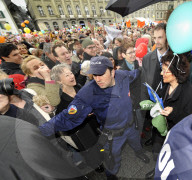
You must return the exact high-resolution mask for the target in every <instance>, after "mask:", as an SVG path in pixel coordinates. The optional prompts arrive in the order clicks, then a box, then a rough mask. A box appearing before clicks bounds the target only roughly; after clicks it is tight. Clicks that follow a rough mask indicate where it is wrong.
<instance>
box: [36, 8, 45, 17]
mask: <svg viewBox="0 0 192 180" xmlns="http://www.w3.org/2000/svg"><path fill="white" fill-rule="evenodd" d="M37 9H38V11H39V14H40V16H45V13H44V11H43V8H42V6H37Z"/></svg>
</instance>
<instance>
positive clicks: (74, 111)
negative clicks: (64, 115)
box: [68, 105, 77, 114]
mask: <svg viewBox="0 0 192 180" xmlns="http://www.w3.org/2000/svg"><path fill="white" fill-rule="evenodd" d="M75 113H77V107H76V106H75V105H71V106H69V108H68V114H75Z"/></svg>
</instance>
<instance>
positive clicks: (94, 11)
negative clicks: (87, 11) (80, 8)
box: [92, 5, 96, 15]
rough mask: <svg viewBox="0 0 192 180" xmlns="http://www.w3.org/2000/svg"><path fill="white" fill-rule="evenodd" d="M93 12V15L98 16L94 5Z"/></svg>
mask: <svg viewBox="0 0 192 180" xmlns="http://www.w3.org/2000/svg"><path fill="white" fill-rule="evenodd" d="M92 12H93V15H96V9H95V6H94V5H93V6H92Z"/></svg>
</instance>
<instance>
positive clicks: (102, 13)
mask: <svg viewBox="0 0 192 180" xmlns="http://www.w3.org/2000/svg"><path fill="white" fill-rule="evenodd" d="M100 14H101V16H102V15H104V12H103V7H100Z"/></svg>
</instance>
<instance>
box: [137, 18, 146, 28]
mask: <svg viewBox="0 0 192 180" xmlns="http://www.w3.org/2000/svg"><path fill="white" fill-rule="evenodd" d="M143 26H145V21H140V20H137V27H139V28H142V27H143Z"/></svg>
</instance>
